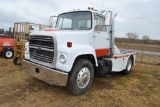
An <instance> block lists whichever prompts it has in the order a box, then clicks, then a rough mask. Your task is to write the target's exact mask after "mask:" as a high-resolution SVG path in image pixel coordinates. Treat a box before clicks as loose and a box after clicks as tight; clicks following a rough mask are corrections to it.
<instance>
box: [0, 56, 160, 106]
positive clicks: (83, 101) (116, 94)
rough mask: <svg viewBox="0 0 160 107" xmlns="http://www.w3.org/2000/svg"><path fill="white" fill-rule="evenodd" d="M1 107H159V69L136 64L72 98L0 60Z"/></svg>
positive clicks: (59, 89) (64, 90)
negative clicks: (125, 72)
mask: <svg viewBox="0 0 160 107" xmlns="http://www.w3.org/2000/svg"><path fill="white" fill-rule="evenodd" d="M0 106H1V107H14V106H17V107H160V66H159V65H153V64H152V65H149V64H141V63H137V65H136V66H134V67H133V70H132V73H131V74H130V75H128V76H124V75H122V74H121V73H113V74H112V76H111V77H108V78H95V79H94V82H93V84H92V86H91V88H90V90H89V91H88V92H87V93H85V94H83V95H81V96H74V95H72V94H70V93H69V92H68V90H67V89H66V87H59V86H51V85H49V84H47V83H44V82H42V81H40V80H37V79H35V78H33V77H31V76H29V75H28V74H27V73H25V72H22V70H21V67H20V66H14V65H13V64H12V60H6V59H3V58H0Z"/></svg>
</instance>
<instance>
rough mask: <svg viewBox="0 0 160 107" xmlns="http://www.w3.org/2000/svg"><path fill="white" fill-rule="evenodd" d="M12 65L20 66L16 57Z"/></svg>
mask: <svg viewBox="0 0 160 107" xmlns="http://www.w3.org/2000/svg"><path fill="white" fill-rule="evenodd" d="M13 63H14V65H20V64H19V63H18V57H16V58H13Z"/></svg>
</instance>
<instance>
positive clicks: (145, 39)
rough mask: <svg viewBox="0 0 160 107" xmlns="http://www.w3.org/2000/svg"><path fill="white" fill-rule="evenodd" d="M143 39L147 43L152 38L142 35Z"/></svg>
mask: <svg viewBox="0 0 160 107" xmlns="http://www.w3.org/2000/svg"><path fill="white" fill-rule="evenodd" d="M142 40H143V41H144V43H145V44H147V42H148V41H149V40H150V38H149V36H147V35H144V36H142Z"/></svg>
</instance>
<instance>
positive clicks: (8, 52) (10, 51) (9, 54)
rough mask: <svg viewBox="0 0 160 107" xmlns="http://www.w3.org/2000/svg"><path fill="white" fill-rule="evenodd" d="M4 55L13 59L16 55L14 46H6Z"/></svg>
mask: <svg viewBox="0 0 160 107" xmlns="http://www.w3.org/2000/svg"><path fill="white" fill-rule="evenodd" d="M2 55H3V57H4V58H6V59H11V58H13V56H14V51H13V49H12V48H6V49H4V50H3V52H2Z"/></svg>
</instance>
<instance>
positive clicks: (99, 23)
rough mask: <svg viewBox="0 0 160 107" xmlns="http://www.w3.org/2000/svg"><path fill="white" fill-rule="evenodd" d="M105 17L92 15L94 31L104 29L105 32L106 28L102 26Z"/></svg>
mask: <svg viewBox="0 0 160 107" xmlns="http://www.w3.org/2000/svg"><path fill="white" fill-rule="evenodd" d="M104 21H105V18H104V17H102V16H98V15H94V25H95V26H94V31H95V32H96V31H104V32H106V28H105V26H104Z"/></svg>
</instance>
